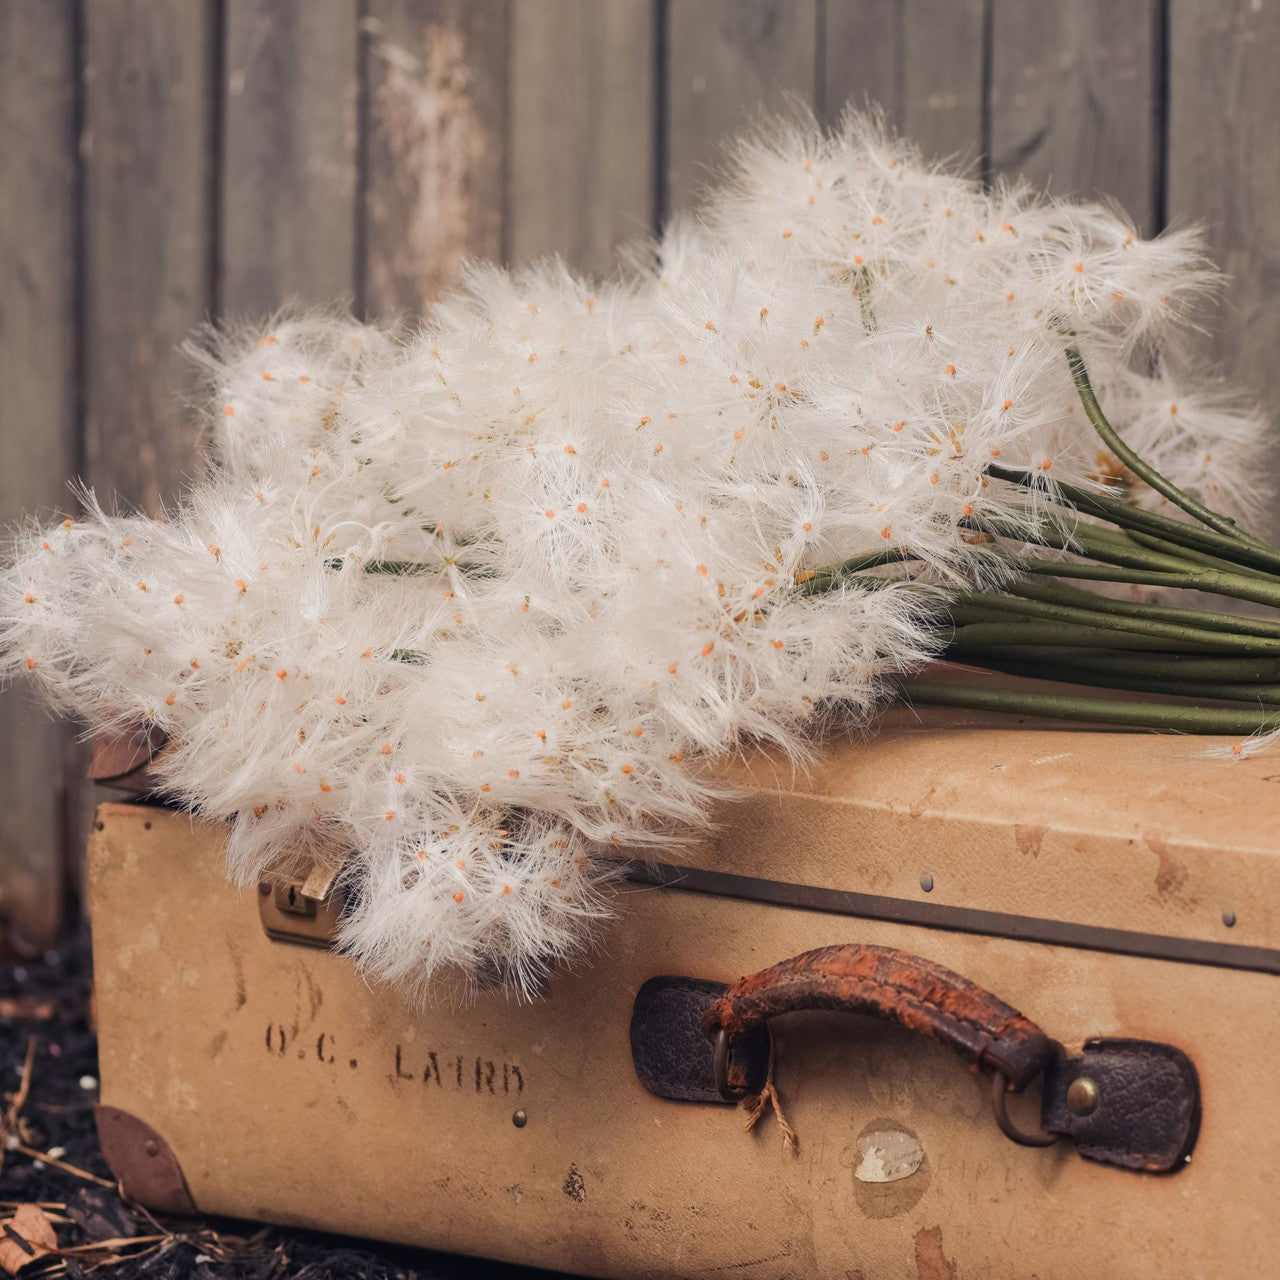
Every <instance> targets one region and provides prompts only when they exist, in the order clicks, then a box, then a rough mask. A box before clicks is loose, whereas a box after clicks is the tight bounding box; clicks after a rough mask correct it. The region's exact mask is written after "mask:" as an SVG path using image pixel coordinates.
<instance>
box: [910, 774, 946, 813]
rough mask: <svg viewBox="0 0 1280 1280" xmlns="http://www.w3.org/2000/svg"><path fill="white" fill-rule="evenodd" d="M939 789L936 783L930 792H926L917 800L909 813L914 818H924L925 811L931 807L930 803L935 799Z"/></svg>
mask: <svg viewBox="0 0 1280 1280" xmlns="http://www.w3.org/2000/svg"><path fill="white" fill-rule="evenodd" d="M937 789H938V784H937V783H936V782H935V783H934V784H933V786H931V787H930V788H929V790H928V791H926V792H925V793H924V795H922V796H921V797H920V799H919V800H916V801H915V802H914V803H913V804H912V805H911V808H909V809H908V810H907V812H908V813H909V814H910V815H911V816H912V817H913V818H919V817H922V816H923V815H924V811H925V810H926V809H927V808H928V807H929V801H930V800H932V799H933V793H934V792H935V791H937Z"/></svg>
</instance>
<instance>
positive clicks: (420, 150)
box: [363, 0, 510, 315]
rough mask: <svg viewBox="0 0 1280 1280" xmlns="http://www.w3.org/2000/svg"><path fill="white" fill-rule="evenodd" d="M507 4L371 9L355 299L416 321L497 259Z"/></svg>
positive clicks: (448, 2)
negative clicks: (362, 232)
mask: <svg viewBox="0 0 1280 1280" xmlns="http://www.w3.org/2000/svg"><path fill="white" fill-rule="evenodd" d="M509 26H510V14H509V6H508V3H507V0H437V2H435V3H426V2H425V0H369V3H368V15H367V17H366V19H365V23H364V32H365V38H366V40H367V46H366V60H367V61H366V65H367V67H368V88H367V93H368V139H367V144H366V145H367V152H368V168H367V186H366V189H365V191H364V225H365V228H366V235H367V239H366V243H365V245H364V246H363V253H364V260H365V263H366V272H367V274H366V280H365V297H366V299H367V308H368V310H369V312H370V313H371V314H373V315H379V314H387V313H390V312H408V313H410V314H412V313H414V312H417V311H420V310H421V309H422V307H423V305H424V304H425V303H426V302H428V301H430V300H431V299H432V298H434V297H436V296H438V295H439V293H440V292H441V291H442V290H443V289H444V288H446V287H448V285H450V284H451V283H453V281H454V280H456V279H457V276H458V271H459V268H460V267H461V265H462V263H463V262H464V261H465V260H466V259H467V258H469V257H487V258H495V259H497V258H501V257H502V252H503V208H504V197H503V181H504V158H505V145H506V115H507V108H506V102H507V45H508V35H509Z"/></svg>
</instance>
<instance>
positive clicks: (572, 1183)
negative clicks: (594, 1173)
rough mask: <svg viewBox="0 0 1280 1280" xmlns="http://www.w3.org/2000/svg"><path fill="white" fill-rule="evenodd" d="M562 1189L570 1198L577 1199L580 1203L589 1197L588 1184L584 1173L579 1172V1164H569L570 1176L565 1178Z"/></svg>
mask: <svg viewBox="0 0 1280 1280" xmlns="http://www.w3.org/2000/svg"><path fill="white" fill-rule="evenodd" d="M560 1190H561V1191H563V1192H564V1193H565V1195H567V1196H568V1197H569V1199H570V1200H576V1201H578V1203H579V1204H581V1203H582V1201H583V1200H585V1199H586V1198H587V1184H586V1181H585V1180H584V1179H583V1177H582V1174H580V1173H579V1172H578V1166H577V1165H576V1164H571V1165H570V1166H569V1173H568V1176H567V1177H566V1178H565V1180H564V1185H563V1186H562V1187H561V1188H560Z"/></svg>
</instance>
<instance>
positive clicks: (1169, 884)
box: [1142, 831, 1190, 902]
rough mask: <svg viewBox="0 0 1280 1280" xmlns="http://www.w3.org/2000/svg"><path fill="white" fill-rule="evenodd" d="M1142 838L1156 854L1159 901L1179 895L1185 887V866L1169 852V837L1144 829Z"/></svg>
mask: <svg viewBox="0 0 1280 1280" xmlns="http://www.w3.org/2000/svg"><path fill="white" fill-rule="evenodd" d="M1142 838H1143V840H1144V841H1145V842H1146V845H1147V847H1148V848H1149V849H1150V850H1151V852H1152V853H1154V854H1155V855H1156V859H1157V862H1158V864H1159V865H1158V866H1157V867H1156V896H1157V897H1158V898H1159V899H1160V901H1161V902H1164V901H1165V900H1166V899H1167V898H1170V897H1174V896H1177V895H1181V894H1182V891H1183V889H1184V888H1185V887H1186V883H1187V876H1188V875H1189V874H1190V873H1189V872H1188V870H1187V868H1186V867H1185V866H1184V865H1183V864H1182V863H1181V862H1179V861H1178V860H1177V858H1175V857H1174V856H1173V854H1171V853H1170V852H1169V837H1168V835H1167V834H1166V833H1165V832H1163V831H1144V832H1143V833H1142Z"/></svg>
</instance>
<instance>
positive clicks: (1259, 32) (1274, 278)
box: [1168, 0, 1280, 533]
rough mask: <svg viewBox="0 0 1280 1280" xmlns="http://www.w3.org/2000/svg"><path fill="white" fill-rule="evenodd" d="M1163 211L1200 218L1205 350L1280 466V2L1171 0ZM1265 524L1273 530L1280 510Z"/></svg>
mask: <svg viewBox="0 0 1280 1280" xmlns="http://www.w3.org/2000/svg"><path fill="white" fill-rule="evenodd" d="M1169 53H1170V78H1169V89H1170V94H1169V124H1168V139H1169V143H1168V146H1169V158H1168V175H1169V186H1168V212H1169V219H1170V221H1171V222H1172V223H1174V224H1175V225H1178V224H1186V223H1188V222H1199V223H1203V224H1204V226H1205V228H1206V230H1207V232H1208V237H1209V252H1210V255H1211V257H1212V258H1213V260H1214V262H1215V263H1216V264H1217V265H1218V266H1219V267H1220V268H1221V269H1222V270H1224V271H1225V272H1226V273H1227V275H1228V277H1229V282H1228V286H1227V289H1226V292H1225V294H1224V297H1223V305H1222V306H1220V307H1219V308H1217V309H1216V312H1215V314H1214V315H1212V316H1211V317H1208V318H1207V324H1208V327H1209V334H1208V335H1207V336H1206V338H1205V340H1204V343H1203V347H1202V350H1203V353H1204V354H1205V355H1206V356H1208V357H1210V358H1212V359H1213V360H1215V361H1216V362H1217V363H1219V364H1220V365H1221V367H1222V369H1223V371H1224V372H1226V373H1227V374H1228V375H1230V376H1232V377H1233V379H1235V380H1237V381H1238V382H1239V383H1240V385H1241V386H1242V388H1244V389H1245V390H1247V391H1248V392H1249V393H1250V394H1251V395H1253V396H1254V397H1255V398H1256V399H1257V401H1258V403H1260V404H1262V405H1264V406H1265V407H1266V408H1267V410H1268V411H1269V413H1270V416H1271V423H1272V433H1273V434H1272V440H1273V452H1272V455H1271V456H1272V459H1273V461H1272V465H1271V471H1272V473H1273V474H1274V472H1275V469H1276V468H1277V467H1280V434H1277V430H1276V429H1277V425H1278V424H1280V415H1278V414H1277V411H1276V406H1277V405H1280V361H1277V360H1276V356H1275V348H1276V335H1277V334H1278V333H1280V132H1278V131H1277V129H1276V67H1277V64H1278V63H1280V9H1277V8H1276V6H1275V5H1264V4H1261V3H1258V2H1257V0H1172V4H1171V6H1170V13H1169ZM1272 531H1273V532H1275V533H1280V513H1277V514H1276V515H1273V518H1272Z"/></svg>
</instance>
